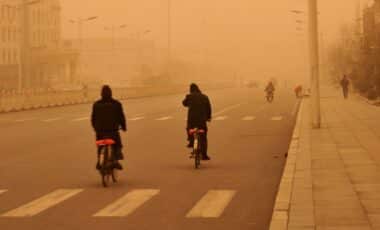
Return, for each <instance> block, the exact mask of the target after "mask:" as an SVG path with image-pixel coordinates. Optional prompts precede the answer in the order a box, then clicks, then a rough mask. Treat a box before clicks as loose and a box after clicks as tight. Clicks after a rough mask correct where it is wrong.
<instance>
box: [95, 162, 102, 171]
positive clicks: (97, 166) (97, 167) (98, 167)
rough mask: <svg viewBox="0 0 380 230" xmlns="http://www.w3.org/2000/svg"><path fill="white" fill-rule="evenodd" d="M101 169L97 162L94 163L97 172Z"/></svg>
mask: <svg viewBox="0 0 380 230" xmlns="http://www.w3.org/2000/svg"><path fill="white" fill-rule="evenodd" d="M101 168H102V167H100V164H99V162H98V163H96V169H97V170H100V169H101Z"/></svg>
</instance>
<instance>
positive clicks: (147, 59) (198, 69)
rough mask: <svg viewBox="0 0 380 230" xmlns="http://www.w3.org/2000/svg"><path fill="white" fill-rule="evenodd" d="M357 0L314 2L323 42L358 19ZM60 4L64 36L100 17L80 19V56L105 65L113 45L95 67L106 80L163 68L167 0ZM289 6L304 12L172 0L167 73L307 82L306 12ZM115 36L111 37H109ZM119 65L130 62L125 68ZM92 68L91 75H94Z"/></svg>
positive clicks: (288, 3) (271, 4)
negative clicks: (81, 45) (72, 21)
mask: <svg viewBox="0 0 380 230" xmlns="http://www.w3.org/2000/svg"><path fill="white" fill-rule="evenodd" d="M358 2H360V4H361V6H362V7H363V6H364V5H365V4H367V2H366V1H356V0H320V1H319V8H320V9H319V11H320V16H319V17H320V31H321V34H322V36H323V37H324V44H323V45H324V46H326V47H327V46H328V44H329V43H331V42H333V41H335V40H336V39H337V36H339V33H338V31H339V28H340V27H341V26H342V25H344V24H345V23H350V22H352V21H353V20H354V19H355V10H356V8H357V6H358ZM61 5H62V14H63V20H62V21H63V23H62V26H63V35H64V36H65V37H67V38H71V39H74V40H75V39H77V38H78V28H77V25H76V24H73V23H71V22H70V20H72V19H77V18H87V17H91V16H98V19H97V20H96V21H93V22H88V23H85V24H84V25H83V32H82V36H83V39H84V40H85V41H84V44H83V46H84V48H83V47H82V48H83V54H84V55H83V56H85V57H88V59H91V57H92V59H93V61H91V62H90V61H89V62H90V64H92V65H94V64H95V66H97V65H98V64H99V63H102V62H101V61H99V59H100V60H102V59H104V58H102V55H104V53H107V51H110V50H112V52H113V54H108V55H109V56H110V58H108V59H112V60H113V61H111V63H103V64H106V65H107V66H108V67H107V68H103V70H93V72H95V73H96V72H98V73H99V72H101V73H100V74H101V75H102V77H104V76H103V75H105V74H107V76H108V78H111V79H112V78H123V77H124V76H125V75H129V76H134V75H136V77H135V78H138V77H137V75H138V74H137V73H136V72H144V71H145V72H146V73H145V74H152V75H159V74H161V73H162V72H165V65H166V64H167V62H166V58H167V56H168V52H167V46H168V45H167V44H168V1H165V0H159V1H157V0H140V1H132V0H113V1H93V0H79V1H78V0H64V1H61ZM292 10H300V11H305V12H306V13H307V0H281V1H252V0H251V1H248V0H241V1H228V0H220V1H217V2H215V1H205V0H195V1H185V0H175V1H173V0H172V1H171V15H170V23H171V59H172V60H171V64H172V66H171V68H172V71H173V72H174V73H175V75H179V76H178V79H183V80H184V81H190V80H197V79H199V78H202V79H210V80H213V79H215V80H216V79H220V78H229V77H231V76H235V78H236V77H240V78H244V79H258V80H262V81H266V80H268V79H269V78H273V77H275V78H278V79H294V80H295V81H304V80H305V78H307V76H305V75H307V74H308V67H307V63H308V53H307V52H308V44H307V42H308V25H307V14H300V15H295V14H292V13H291V12H290V11H292ZM297 21H298V23H297ZM121 25H126V27H125V28H123V29H116V31H113V32H112V31H110V30H109V29H108V30H107V29H105V28H106V27H107V28H110V27H112V26H114V27H118V26H121ZM146 31H149V32H148V33H145V32H146ZM112 36H113V41H109V40H110V39H111V37H112ZM86 40H87V42H86ZM111 43H112V44H111ZM128 43H129V44H128ZM137 46H139V48H136V47H137ZM86 47H87V49H86ZM322 48H323V47H322ZM86 52H87V53H89V54H86ZM102 52H103V54H102ZM126 52H129V53H130V55H126V54H124V53H126ZM133 53H136V54H133ZM96 56H99V57H97V58H96ZM120 66H129V68H128V70H122V68H120ZM136 66H137V67H136ZM95 69H96V68H95ZM120 69H121V70H120ZM95 73H91V74H89V75H92V76H94V77H95V75H96V74H95ZM89 77H91V76H89Z"/></svg>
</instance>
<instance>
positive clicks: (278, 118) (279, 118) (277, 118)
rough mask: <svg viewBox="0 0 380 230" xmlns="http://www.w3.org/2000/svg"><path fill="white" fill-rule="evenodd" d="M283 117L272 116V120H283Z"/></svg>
mask: <svg viewBox="0 0 380 230" xmlns="http://www.w3.org/2000/svg"><path fill="white" fill-rule="evenodd" d="M282 119H284V118H283V116H276V117H272V119H271V120H272V121H281V120H282Z"/></svg>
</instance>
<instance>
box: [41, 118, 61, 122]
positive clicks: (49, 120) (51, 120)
mask: <svg viewBox="0 0 380 230" xmlns="http://www.w3.org/2000/svg"><path fill="white" fill-rule="evenodd" d="M59 120H62V117H56V118H51V119H46V120H42V121H43V122H53V121H59Z"/></svg>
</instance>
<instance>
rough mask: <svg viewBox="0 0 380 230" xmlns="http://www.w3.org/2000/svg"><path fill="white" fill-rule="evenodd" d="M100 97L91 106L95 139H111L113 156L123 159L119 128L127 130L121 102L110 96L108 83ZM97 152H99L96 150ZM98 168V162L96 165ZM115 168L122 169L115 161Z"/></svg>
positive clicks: (110, 91)
mask: <svg viewBox="0 0 380 230" xmlns="http://www.w3.org/2000/svg"><path fill="white" fill-rule="evenodd" d="M101 96H102V98H101V99H100V100H98V101H97V102H95V103H94V105H93V108H92V115H91V123H92V127H93V128H94V130H95V132H96V140H102V139H106V138H111V139H113V140H114V141H115V142H116V143H115V156H116V159H117V160H122V159H124V156H123V153H122V151H121V150H122V147H123V145H122V143H121V138H120V133H119V129H120V128H121V129H122V130H123V131H124V132H125V131H127V125H126V120H125V116H124V112H123V106H122V104H121V103H120V102H119V101H117V100H115V99H113V98H112V90H111V88H110V87H109V86H108V85H105V86H103V88H102V92H101ZM98 154H99V152H98ZM96 167H97V169H99V167H100V166H99V162H98V163H97V165H96ZM115 168H117V169H120V170H121V169H122V166H121V164H120V163H119V162H118V161H117V163H116V165H115Z"/></svg>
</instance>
